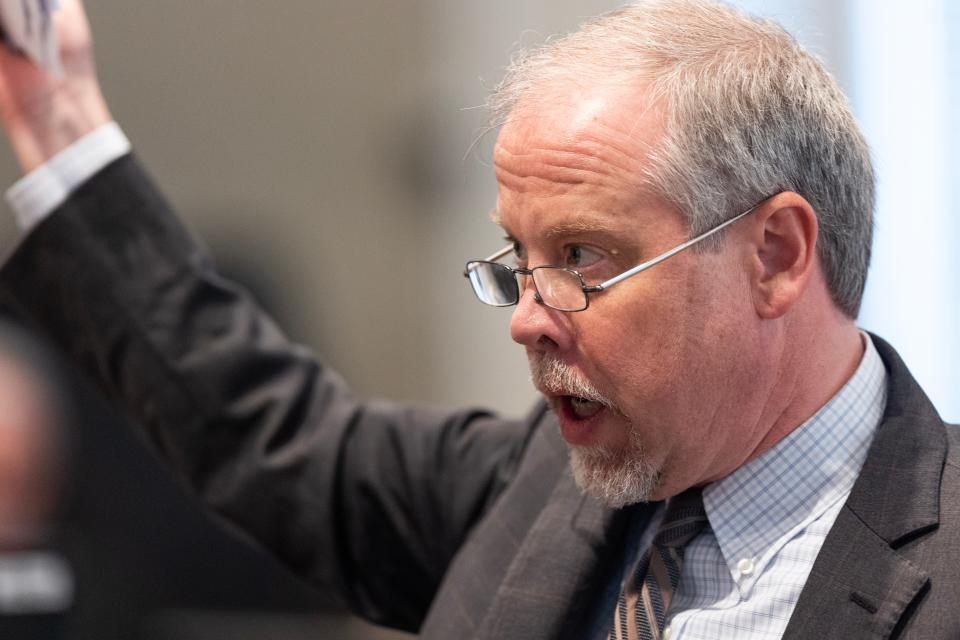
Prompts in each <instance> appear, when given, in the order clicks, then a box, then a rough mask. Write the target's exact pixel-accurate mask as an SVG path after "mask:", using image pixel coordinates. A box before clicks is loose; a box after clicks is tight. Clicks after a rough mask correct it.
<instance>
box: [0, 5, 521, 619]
mask: <svg viewBox="0 0 960 640" xmlns="http://www.w3.org/2000/svg"><path fill="white" fill-rule="evenodd" d="M61 5H62V7H63V8H62V13H61V14H60V15H59V16H58V18H57V21H58V28H59V32H60V37H61V39H62V42H63V46H64V57H65V60H64V62H65V66H66V68H67V73H66V78H65V79H63V80H62V81H55V80H52V79H51V78H49V77H47V76H46V75H45V74H44V73H43V72H42V71H40V70H38V69H36V68H34V67H33V66H32V65H30V64H29V63H28V62H27V61H26V60H23V59H21V58H19V57H17V56H15V55H13V54H11V53H9V52H3V53H0V76H2V90H0V94H2V95H0V105H2V112H3V121H4V125H5V126H6V128H7V132H8V135H9V136H10V139H11V141H12V143H13V146H14V148H15V150H16V153H17V155H18V157H19V158H20V161H21V163H22V164H23V166H24V169H26V170H30V169H33V168H35V167H36V166H37V164H38V163H42V162H43V161H45V160H46V159H48V158H50V157H51V156H52V155H53V154H55V153H57V152H58V151H61V150H62V149H64V148H65V147H66V146H67V145H70V144H71V143H72V142H73V141H75V140H77V139H78V138H79V137H81V136H82V135H84V134H85V133H88V132H90V131H92V130H93V129H94V128H96V127H97V126H99V125H101V124H103V123H105V122H108V121H109V119H110V115H109V112H108V110H107V108H106V106H105V103H104V101H103V98H102V96H101V93H100V89H99V87H98V84H97V80H96V76H95V73H94V69H93V62H92V57H91V45H90V36H89V30H88V28H87V24H86V20H85V18H84V15H83V12H82V8H81V6H80V5H79V3H78V2H75V1H72V0H62V1H61ZM0 302H2V303H4V304H7V305H9V306H12V307H14V308H15V309H17V310H18V311H19V312H21V313H22V315H23V316H24V317H25V318H26V319H27V321H28V322H30V323H31V324H32V325H33V326H34V327H36V328H37V329H38V330H39V331H41V332H43V333H45V334H47V335H48V336H49V337H50V338H51V339H52V340H53V341H54V342H55V343H56V344H57V345H58V346H59V347H60V348H61V349H62V350H63V351H64V352H65V353H66V354H67V355H69V356H70V357H71V358H72V359H73V360H74V361H75V362H77V363H78V364H79V365H80V366H81V367H82V368H83V369H85V370H86V371H87V372H88V373H89V374H90V375H91V376H92V377H93V378H94V379H95V380H96V381H97V383H98V384H99V385H100V387H101V388H102V389H103V390H104V392H105V393H106V394H107V395H108V396H110V397H111V398H112V399H113V400H114V401H115V404H116V405H117V406H118V407H119V408H120V409H121V410H122V411H123V412H124V413H125V414H126V415H127V416H128V417H129V419H130V422H131V423H132V424H133V425H134V426H135V427H137V428H138V429H139V430H140V431H141V432H143V433H144V434H145V435H146V437H147V439H148V440H149V441H150V442H151V443H152V446H153V448H154V449H155V450H156V451H157V452H158V453H159V454H160V455H161V456H162V457H163V458H165V459H166V460H167V461H168V462H169V463H170V465H171V466H172V467H173V468H174V469H175V470H176V472H177V474H178V475H179V477H181V478H182V479H183V480H184V481H185V482H187V483H188V484H189V485H190V486H191V487H193V489H194V490H195V491H196V492H197V493H198V494H199V495H200V496H201V497H202V498H203V499H204V500H205V502H206V503H207V504H208V505H209V506H210V507H211V508H212V509H213V510H214V511H215V512H216V513H218V514H219V515H220V516H222V517H223V518H225V519H226V520H228V521H229V522H230V523H232V524H233V525H234V526H236V527H238V528H240V529H242V530H243V531H244V532H245V533H246V534H247V535H249V536H251V537H253V538H254V539H256V540H257V541H258V542H259V543H260V544H261V545H263V546H264V547H266V548H267V549H269V550H270V551H271V552H272V553H273V554H275V555H276V556H278V557H279V558H280V559H281V560H282V561H283V562H284V563H286V564H287V565H289V566H290V567H291V568H293V569H294V570H295V571H297V572H299V573H300V574H302V575H304V576H305V577H307V578H308V579H310V580H311V581H313V582H314V583H316V584H318V585H321V586H323V587H327V588H332V589H333V590H335V592H336V593H338V594H339V595H340V596H341V597H342V598H343V599H345V600H346V601H347V602H348V603H349V604H350V605H351V606H352V608H353V609H354V610H355V611H357V612H358V613H360V614H362V615H364V616H366V617H368V618H370V619H373V620H375V621H378V622H381V623H384V624H388V625H392V626H396V627H400V628H405V629H410V630H413V629H416V628H417V626H418V625H419V624H420V622H421V620H422V618H423V616H424V615H425V613H426V610H427V607H428V606H429V603H430V601H431V599H432V598H433V595H434V593H435V590H436V588H437V586H438V585H439V582H440V580H441V578H442V576H443V574H444V572H445V570H446V568H447V565H448V563H449V562H450V560H451V558H452V556H453V555H454V554H455V553H456V551H457V549H458V548H459V546H460V545H461V543H462V542H463V540H464V538H465V537H466V535H467V533H468V532H469V530H470V529H471V527H472V526H473V525H474V524H475V523H476V522H477V521H478V519H479V518H480V517H482V515H483V514H484V513H485V511H486V510H487V509H488V507H489V506H490V504H491V502H492V501H493V500H495V499H496V497H497V496H498V495H499V493H500V491H501V490H502V489H503V488H504V486H505V485H506V482H507V481H508V479H509V478H510V476H511V474H512V472H513V469H514V467H515V464H516V462H517V460H518V458H519V456H520V455H521V453H522V451H523V447H524V445H525V443H526V441H527V435H528V434H527V431H528V429H527V428H524V427H523V425H521V424H519V423H515V422H508V421H503V420H499V419H496V418H495V417H493V416H491V415H489V414H486V413H483V412H477V411H461V412H449V411H435V410H430V409H418V408H411V407H406V406H401V405H397V404H393V403H387V402H376V403H368V402H361V401H358V400H357V399H355V398H354V397H353V396H352V395H351V394H350V392H349V390H348V389H347V387H346V385H345V384H344V383H343V381H342V380H341V379H340V378H339V376H337V374H336V373H334V372H333V371H331V370H330V369H329V368H328V367H326V366H325V365H324V364H323V363H322V362H320V361H318V360H317V359H316V358H315V357H314V356H313V355H312V354H311V353H310V352H309V351H308V350H307V349H304V348H302V347H299V346H296V345H294V344H291V343H290V342H289V341H288V340H287V338H286V337H285V336H284V334H283V333H282V332H281V331H280V330H279V329H278V328H277V327H276V326H275V325H274V323H273V322H272V321H271V319H270V318H268V317H266V315H265V314H264V313H263V312H262V311H261V310H260V309H259V307H258V306H257V305H256V303H255V302H254V301H253V300H252V299H251V298H250V296H249V295H248V294H247V293H246V292H245V291H244V290H243V289H242V288H241V287H238V286H236V285H235V284H233V283H230V282H227V281H225V280H224V279H223V278H221V277H220V276H219V275H218V274H217V273H216V271H215V269H214V267H213V264H212V261H211V260H210V258H209V256H208V255H207V253H206V252H205V250H204V249H203V248H202V246H201V245H199V244H198V243H197V242H195V241H194V239H193V238H192V237H191V235H190V234H189V233H188V232H187V231H186V230H185V229H184V228H183V226H182V225H181V224H180V222H179V221H178V219H177V218H176V216H175V215H174V214H173V212H172V211H171V210H170V208H169V207H168V205H167V204H166V202H165V201H164V199H163V197H162V195H161V194H160V193H159V192H158V191H157V190H156V189H155V188H154V186H153V185H152V183H151V181H150V180H149V179H148V178H147V177H146V175H145V173H144V172H143V171H142V169H141V168H140V166H139V164H138V162H137V161H136V160H135V159H134V158H133V157H132V156H129V155H127V156H124V157H122V158H119V159H118V160H116V161H114V162H112V163H111V164H110V165H108V166H107V167H106V168H104V169H103V170H102V171H100V172H99V173H98V174H97V175H95V176H94V177H93V178H92V179H91V180H89V181H88V182H86V183H85V184H83V185H82V186H80V187H79V189H77V190H76V191H75V192H74V193H72V194H71V195H70V197H69V198H68V199H67V200H66V201H65V202H64V203H63V204H62V205H60V206H59V207H58V208H57V209H56V210H55V211H54V212H53V214H52V215H51V216H50V217H48V218H47V219H46V220H45V221H44V222H43V223H42V224H41V225H39V226H38V227H37V228H35V229H34V230H32V231H31V232H30V233H29V235H28V236H27V238H26V239H25V240H24V242H22V243H21V245H20V246H19V247H18V250H17V251H16V253H15V254H14V255H13V256H12V257H11V258H10V260H9V261H8V262H7V263H6V264H5V265H4V267H3V268H2V270H0Z"/></svg>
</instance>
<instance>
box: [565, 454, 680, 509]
mask: <svg viewBox="0 0 960 640" xmlns="http://www.w3.org/2000/svg"><path fill="white" fill-rule="evenodd" d="M570 469H571V471H572V472H573V479H574V480H575V481H576V483H577V486H579V487H580V489H581V490H582V491H583V492H584V493H586V494H587V495H590V496H592V497H594V498H596V499H597V500H599V501H600V502H602V503H603V504H605V505H606V506H608V507H611V508H614V509H619V508H621V507H625V506H627V505H631V504H637V503H640V502H649V501H650V497H651V496H652V495H653V494H654V493H655V492H656V490H657V489H658V488H659V487H660V477H661V472H660V469H659V467H656V466H654V465H653V464H651V463H650V461H649V460H648V459H647V456H646V455H645V454H644V452H643V449H642V447H640V446H639V443H636V442H632V443H631V444H630V446H627V447H624V448H622V449H619V450H615V451H614V450H610V449H608V448H605V447H602V446H577V445H573V446H571V447H570Z"/></svg>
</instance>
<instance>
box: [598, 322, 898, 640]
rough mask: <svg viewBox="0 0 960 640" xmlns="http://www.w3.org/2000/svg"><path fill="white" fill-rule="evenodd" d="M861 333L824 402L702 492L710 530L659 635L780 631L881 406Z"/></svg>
mask: <svg viewBox="0 0 960 640" xmlns="http://www.w3.org/2000/svg"><path fill="white" fill-rule="evenodd" d="M862 335H863V340H864V343H865V352H864V356H863V359H862V360H861V362H860V366H859V367H858V368H857V370H856V372H855V373H854V374H853V376H852V377H851V378H850V380H848V381H847V383H846V384H845V385H844V386H843V388H842V389H840V391H839V392H837V394H836V395H835V396H834V397H833V398H831V399H830V401H829V402H828V403H827V404H826V405H824V406H823V407H822V408H821V409H820V410H819V411H817V413H816V414H815V415H813V417H811V418H810V419H809V420H807V422H806V423H804V424H803V425H802V426H801V427H800V428H798V429H795V430H794V431H793V432H792V433H790V434H789V435H788V436H787V437H785V438H784V439H783V440H781V441H780V442H778V443H777V444H776V445H774V446H773V447H772V448H771V449H769V450H768V451H766V452H764V453H763V454H762V455H760V456H759V457H757V458H756V459H754V460H751V461H750V462H748V463H747V464H745V465H743V466H742V467H740V468H739V469H737V470H736V471H734V472H733V473H731V474H730V475H729V476H727V477H726V478H723V479H721V480H718V481H717V482H714V483H713V484H711V485H709V486H707V487H706V488H705V489H704V491H703V500H704V506H705V507H706V511H707V517H708V519H709V520H710V527H709V528H708V529H707V530H706V531H705V532H704V533H702V534H700V535H699V536H698V537H697V538H695V539H694V540H693V541H691V542H690V544H688V545H687V547H686V551H685V553H684V562H683V574H682V577H681V579H680V586H679V588H678V590H677V593H676V594H675V595H674V600H673V603H672V605H671V607H670V611H669V613H668V617H667V621H668V624H667V628H666V629H665V633H664V636H665V638H664V640H718V639H724V638H731V639H736V640H742V639H744V638H762V639H773V638H780V637H781V636H782V635H783V632H784V631H785V630H786V627H787V622H788V621H789V620H790V616H791V614H792V613H793V608H794V607H795V606H796V604H797V600H798V599H799V597H800V591H801V590H802V589H803V586H804V584H805V583H806V581H807V576H808V575H809V574H810V570H811V569H812V568H813V563H814V561H815V560H816V558H817V554H818V553H819V552H820V547H821V546H822V545H823V540H824V538H826V536H827V533H828V532H829V531H830V528H831V527H832V526H833V523H834V520H836V517H837V515H838V514H839V513H840V509H841V507H843V504H844V502H846V499H847V497H848V496H849V495H850V491H851V489H852V488H853V484H854V482H855V481H856V479H857V476H858V475H859V474H860V469H861V467H862V466H863V462H864V460H865V459H866V456H867V449H868V448H869V446H870V442H871V441H872V440H873V434H874V432H875V431H876V428H877V425H878V424H879V423H880V418H881V417H882V415H883V410H884V407H885V406H886V387H887V385H886V377H887V374H886V370H885V368H884V366H883V362H882V361H881V360H880V356H879V355H878V354H877V351H876V349H875V348H874V346H873V343H872V342H871V341H870V338H869V336H867V335H866V334H862ZM662 515H663V509H661V510H660V513H658V514H656V515H655V516H654V517H653V519H652V521H651V522H650V524H649V525H648V526H646V527H644V533H643V535H642V537H641V539H640V540H639V541H638V542H639V544H637V551H636V553H631V555H630V556H629V563H628V564H629V565H632V564H633V562H634V560H635V558H636V557H637V554H639V553H640V552H641V551H642V550H644V549H646V548H647V546H649V544H650V541H651V539H652V538H653V535H654V533H655V532H656V529H657V526H658V525H659V521H660V519H661V518H662ZM628 572H629V570H628V571H627V573H628ZM611 615H612V614H611ZM608 628H609V627H608ZM602 637H606V636H605V635H603V636H602Z"/></svg>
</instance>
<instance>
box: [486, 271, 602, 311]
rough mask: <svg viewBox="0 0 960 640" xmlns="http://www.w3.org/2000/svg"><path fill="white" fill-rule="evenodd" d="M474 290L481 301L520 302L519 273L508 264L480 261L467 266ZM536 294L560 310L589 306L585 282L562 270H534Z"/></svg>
mask: <svg viewBox="0 0 960 640" xmlns="http://www.w3.org/2000/svg"><path fill="white" fill-rule="evenodd" d="M467 275H468V276H469V278H470V284H471V285H472V286H473V291H474V293H475V294H476V295H477V297H478V298H479V299H480V301H481V302H483V303H485V304H489V305H493V306H495V307H506V306H510V305H512V304H516V303H517V302H518V301H519V300H520V286H519V284H518V282H517V279H518V277H525V276H522V275H519V274H516V273H515V272H514V271H513V270H512V269H510V268H509V267H507V266H506V265H502V264H498V263H495V262H484V261H477V262H471V263H469V264H468V265H467ZM533 280H534V284H535V286H536V288H537V293H539V294H540V298H541V299H542V300H543V302H544V304H546V305H547V306H548V307H553V308H554V309H558V310H560V311H580V310H581V309H585V308H586V306H587V297H586V294H585V293H584V292H583V282H582V281H581V280H580V277H579V276H578V275H577V274H576V273H574V272H573V271H570V270H567V269H562V268H559V267H537V268H536V269H534V270H533Z"/></svg>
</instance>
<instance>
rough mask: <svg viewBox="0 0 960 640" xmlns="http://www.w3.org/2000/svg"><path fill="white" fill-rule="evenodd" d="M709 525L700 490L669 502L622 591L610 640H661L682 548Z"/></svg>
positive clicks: (674, 590)
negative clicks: (658, 528) (647, 547)
mask: <svg viewBox="0 0 960 640" xmlns="http://www.w3.org/2000/svg"><path fill="white" fill-rule="evenodd" d="M706 526H707V513H706V511H704V509H703V495H702V491H701V489H699V488H693V489H687V490H686V491H684V492H683V493H681V494H680V495H678V496H675V497H673V498H671V499H670V501H669V502H668V503H667V513H666V514H665V515H664V517H663V522H662V523H661V525H660V530H659V531H657V535H656V537H654V539H653V544H652V545H651V546H650V548H649V549H647V551H646V552H644V554H643V556H641V558H640V560H639V562H637V565H636V568H635V570H634V571H633V572H632V573H631V576H630V577H629V578H628V579H627V580H626V581H625V583H624V586H623V589H622V590H621V591H620V598H619V600H618V601H617V608H616V610H615V611H614V617H613V625H612V626H611V628H610V635H609V640H661V637H662V634H663V627H664V625H665V624H666V619H667V612H668V611H669V610H670V601H671V600H672V599H673V594H674V593H675V592H676V589H677V584H678V583H679V582H680V567H681V565H682V563H683V548H684V546H685V545H686V544H687V543H688V542H690V541H691V540H692V539H693V538H694V537H696V536H697V534H699V533H700V532H701V531H703V529H704V528H705V527H706Z"/></svg>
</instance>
